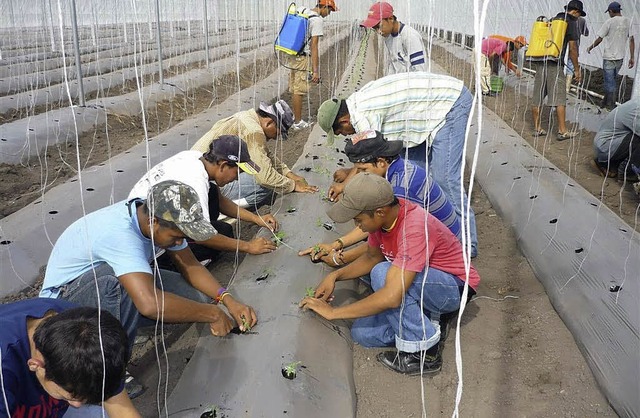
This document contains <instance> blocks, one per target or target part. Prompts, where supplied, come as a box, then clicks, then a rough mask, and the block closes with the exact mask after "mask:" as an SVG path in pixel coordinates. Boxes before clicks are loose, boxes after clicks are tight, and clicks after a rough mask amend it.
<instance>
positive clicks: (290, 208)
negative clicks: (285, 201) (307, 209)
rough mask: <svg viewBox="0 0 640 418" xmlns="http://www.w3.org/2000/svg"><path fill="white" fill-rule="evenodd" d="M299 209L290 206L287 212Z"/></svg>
mask: <svg viewBox="0 0 640 418" xmlns="http://www.w3.org/2000/svg"><path fill="white" fill-rule="evenodd" d="M297 210H298V209H297V208H294V207H293V206H289V209H287V212H288V213H293V212H295V211H297Z"/></svg>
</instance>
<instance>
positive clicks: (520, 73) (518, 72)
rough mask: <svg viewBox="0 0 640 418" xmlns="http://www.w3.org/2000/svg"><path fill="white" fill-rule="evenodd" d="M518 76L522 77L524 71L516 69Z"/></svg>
mask: <svg viewBox="0 0 640 418" xmlns="http://www.w3.org/2000/svg"><path fill="white" fill-rule="evenodd" d="M516 77H518V78H520V77H522V71H520V70H516Z"/></svg>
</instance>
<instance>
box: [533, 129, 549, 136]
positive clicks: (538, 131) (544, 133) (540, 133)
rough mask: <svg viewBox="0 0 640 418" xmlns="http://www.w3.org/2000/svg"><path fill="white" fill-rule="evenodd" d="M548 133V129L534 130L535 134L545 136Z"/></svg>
mask: <svg viewBox="0 0 640 418" xmlns="http://www.w3.org/2000/svg"><path fill="white" fill-rule="evenodd" d="M545 135H547V131H545V130H544V129H538V130H537V131H533V136H545Z"/></svg>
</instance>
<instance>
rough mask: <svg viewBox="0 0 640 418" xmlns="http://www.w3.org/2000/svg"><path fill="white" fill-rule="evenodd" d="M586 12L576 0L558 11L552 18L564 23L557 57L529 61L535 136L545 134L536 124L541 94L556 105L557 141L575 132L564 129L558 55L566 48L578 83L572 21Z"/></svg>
mask: <svg viewBox="0 0 640 418" xmlns="http://www.w3.org/2000/svg"><path fill="white" fill-rule="evenodd" d="M586 15H587V14H586V13H585V12H584V10H583V7H582V2H581V1H579V0H571V1H570V2H569V3H568V4H567V6H566V11H564V12H560V13H558V14H557V15H556V16H555V17H554V18H553V19H552V20H556V19H560V20H565V21H566V22H567V32H566V34H565V37H564V43H563V45H562V51H561V53H560V55H559V56H560V57H561V58H552V57H545V58H542V59H541V60H540V61H533V62H532V64H533V69H534V70H535V71H536V77H535V80H534V83H533V108H532V109H531V110H532V115H533V125H534V128H535V132H534V134H535V135H536V136H544V135H546V134H547V132H546V130H545V129H542V127H541V125H540V107H541V106H542V102H543V100H544V98H545V96H547V97H548V99H547V104H548V105H549V106H552V107H555V108H556V112H557V115H558V134H557V137H556V138H557V139H558V141H564V140H565V139H569V138H572V137H574V136H575V135H576V133H575V132H570V131H569V130H568V129H567V126H566V122H565V116H566V108H565V104H566V101H567V94H566V78H565V77H564V74H563V71H562V57H564V56H565V54H566V53H567V51H568V52H569V59H570V60H571V62H572V63H573V67H574V79H575V80H576V82H578V83H579V82H580V79H581V73H580V67H579V65H578V42H579V40H580V31H579V28H578V25H577V23H576V22H577V19H578V17H580V16H586Z"/></svg>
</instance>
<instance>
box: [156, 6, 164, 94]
mask: <svg viewBox="0 0 640 418" xmlns="http://www.w3.org/2000/svg"><path fill="white" fill-rule="evenodd" d="M156 25H157V26H158V27H157V28H156V30H157V34H158V35H157V38H158V39H157V43H158V71H159V72H160V84H164V73H163V71H162V39H161V36H160V33H161V31H160V0H156Z"/></svg>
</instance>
